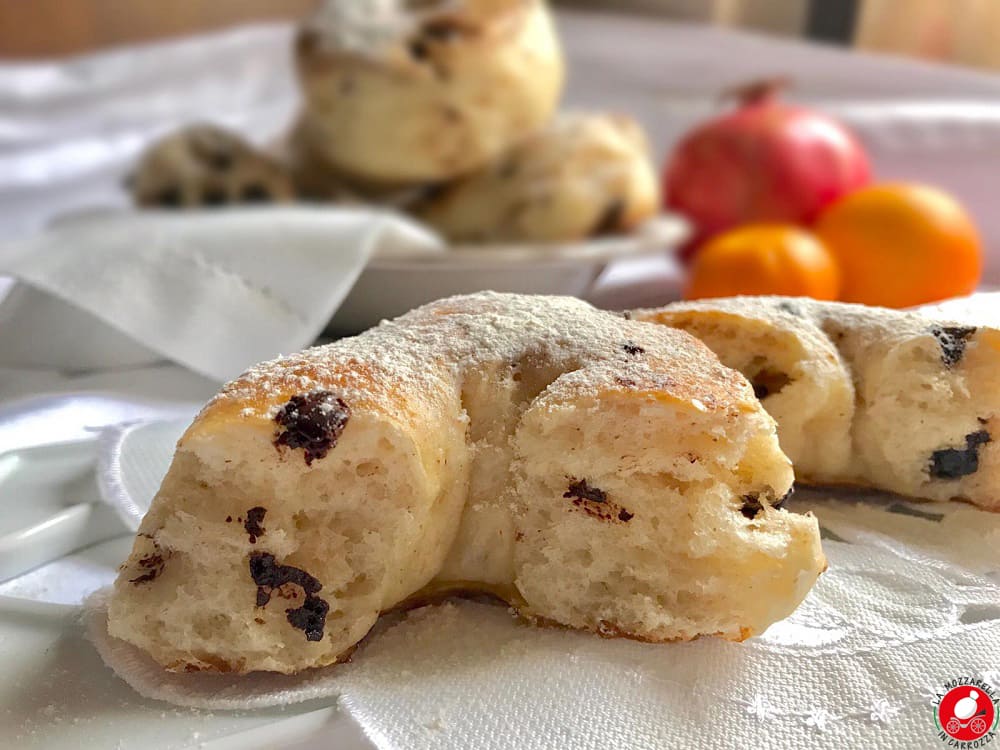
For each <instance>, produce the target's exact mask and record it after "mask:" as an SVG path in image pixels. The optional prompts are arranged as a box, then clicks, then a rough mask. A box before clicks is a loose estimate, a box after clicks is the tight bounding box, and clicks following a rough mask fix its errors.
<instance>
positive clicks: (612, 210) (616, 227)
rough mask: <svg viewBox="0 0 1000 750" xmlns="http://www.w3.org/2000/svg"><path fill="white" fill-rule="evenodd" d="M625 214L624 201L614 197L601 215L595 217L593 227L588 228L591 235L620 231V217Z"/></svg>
mask: <svg viewBox="0 0 1000 750" xmlns="http://www.w3.org/2000/svg"><path fill="white" fill-rule="evenodd" d="M624 215H625V202H624V201H622V200H621V199H617V198H616V199H615V200H613V201H611V203H609V204H608V205H607V206H606V207H605V209H604V211H602V212H601V215H600V216H598V217H597V221H596V222H595V223H594V226H593V228H592V229H591V230H590V233H589V235H590V236H591V237H601V236H603V235H606V234H615V233H616V232H620V231H621V229H622V227H621V223H622V217H623V216H624Z"/></svg>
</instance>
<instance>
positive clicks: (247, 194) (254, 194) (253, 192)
mask: <svg viewBox="0 0 1000 750" xmlns="http://www.w3.org/2000/svg"><path fill="white" fill-rule="evenodd" d="M240 200H241V201H243V202H244V203H270V202H271V201H273V200H274V196H273V195H271V191H270V190H269V189H268V187H267V185H264V184H262V183H260V182H251V183H250V184H249V185H244V186H243V187H242V189H241V190H240Z"/></svg>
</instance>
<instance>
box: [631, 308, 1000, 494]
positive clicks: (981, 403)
mask: <svg viewBox="0 0 1000 750" xmlns="http://www.w3.org/2000/svg"><path fill="white" fill-rule="evenodd" d="M630 315H631V316H632V317H634V318H635V319H637V320H644V321H650V322H656V323H663V324H666V325H669V326H675V327H677V328H681V329H683V330H685V331H688V332H689V333H691V334H693V335H695V336H697V337H698V338H699V339H701V340H702V341H704V342H705V343H706V344H707V345H708V347H709V348H710V349H712V351H714V352H715V353H716V354H717V355H718V356H719V358H720V359H721V360H722V362H723V363H724V364H726V365H728V366H729V367H733V368H735V369H737V370H739V371H740V372H742V373H743V374H744V375H745V376H746V377H747V378H748V379H749V380H750V381H751V382H752V383H754V386H755V390H756V392H757V394H758V396H760V398H761V400H762V403H763V405H764V407H765V408H766V409H767V410H768V411H769V412H770V414H771V416H773V417H774V418H775V419H776V420H777V422H778V431H779V433H780V438H781V447H782V449H783V450H784V451H785V453H787V454H788V456H789V457H790V458H791V459H792V462H793V464H794V465H795V474H796V478H797V479H799V480H802V481H807V482H818V483H824V484H849V485H861V486H866V487H875V488H879V489H884V490H889V491H892V492H898V493H901V494H904V495H910V496H912V497H918V498H926V499H930V500H950V499H955V498H959V499H963V500H968V501H970V502H972V503H975V504H977V505H979V506H981V507H983V508H986V509H988V510H994V511H997V510H1000V441H998V440H996V436H997V435H1000V367H998V363H1000V354H998V353H1000V331H998V330H997V329H995V328H990V327H988V326H978V327H977V326H966V325H959V324H956V323H951V322H946V321H934V320H929V319H928V318H926V317H924V316H922V315H919V314H917V313H912V312H900V311H898V310H888V309H884V308H877V307H865V306H862V305H850V304H844V303H837V302H816V301H814V300H809V299H798V298H782V297H734V298H730V299H720V300H710V301H705V302H694V303H677V304H673V305H668V306H666V307H664V308H660V309H656V310H638V311H635V312H633V313H631V314H630Z"/></svg>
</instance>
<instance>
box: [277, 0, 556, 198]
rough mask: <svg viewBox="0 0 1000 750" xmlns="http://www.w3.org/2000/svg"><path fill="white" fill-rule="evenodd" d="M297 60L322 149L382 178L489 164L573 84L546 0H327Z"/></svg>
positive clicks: (311, 126) (364, 175)
mask: <svg viewBox="0 0 1000 750" xmlns="http://www.w3.org/2000/svg"><path fill="white" fill-rule="evenodd" d="M296 61H297V67H298V72H299V78H300V80H301V83H302V88H303V93H304V96H305V102H306V104H305V111H304V114H303V128H302V133H303V137H305V138H308V139H309V140H310V143H311V150H312V151H313V152H314V153H315V154H316V155H317V156H318V157H319V158H320V159H322V160H323V161H324V162H325V163H326V164H327V165H328V166H329V167H331V168H332V169H334V170H335V171H336V172H339V173H341V174H344V175H346V176H348V177H349V178H351V179H352V180H355V181H367V182H374V183H389V184H400V183H413V182H417V183H424V182H435V181H443V180H448V179H451V178H453V177H455V176H457V175H460V174H463V173H465V172H469V171H472V170H474V169H478V168H479V167H481V166H483V165H485V164H486V163H488V162H490V161H492V160H493V159H494V158H496V157H497V156H498V155H499V154H500V153H501V152H502V151H504V150H506V149H507V148H509V147H510V146H511V145H512V144H513V143H515V142H516V141H518V140H520V139H521V138H523V137H524V136H526V135H527V134H528V133H530V132H532V131H533V130H535V129H536V128H538V127H539V126H540V125H542V124H543V123H544V122H546V121H547V120H548V119H549V117H550V116H551V115H552V113H553V112H554V111H555V107H556V103H557V101H558V99H559V95H560V92H561V90H562V83H563V62H562V54H561V51H560V48H559V42H558V39H557V38H556V34H555V31H554V29H553V26H552V19H551V17H550V15H549V10H548V7H547V5H546V4H545V2H544V0H460V2H454V1H453V0H426V1H425V2H419V3H414V2H409V1H408V0H387V1H383V2H379V3H373V2H371V0H369V2H359V1H358V0H326V1H325V2H324V3H323V4H322V5H321V6H320V8H319V9H318V10H317V12H316V14H315V15H314V16H313V17H312V18H311V19H310V20H309V21H307V22H306V24H305V25H304V27H303V29H302V31H301V32H300V34H299V38H298V42H297V46H296Z"/></svg>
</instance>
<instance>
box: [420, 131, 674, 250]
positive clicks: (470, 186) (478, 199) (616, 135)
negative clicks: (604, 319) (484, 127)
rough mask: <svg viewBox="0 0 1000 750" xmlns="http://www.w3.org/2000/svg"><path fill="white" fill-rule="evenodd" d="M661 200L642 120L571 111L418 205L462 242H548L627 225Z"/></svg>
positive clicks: (446, 233)
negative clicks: (639, 122)
mask: <svg viewBox="0 0 1000 750" xmlns="http://www.w3.org/2000/svg"><path fill="white" fill-rule="evenodd" d="M659 203H660V200H659V192H658V185H657V180H656V174H655V172H654V170H653V164H652V161H651V160H650V156H649V149H648V145H647V143H646V137H645V134H644V133H643V132H642V128H641V127H640V126H639V124H638V123H636V122H635V121H634V120H632V119H630V118H627V117H622V116H616V115H607V114H572V115H563V116H561V117H559V118H557V119H556V120H555V121H554V122H553V123H552V124H551V125H549V126H548V127H547V128H546V129H545V130H543V131H540V132H539V133H536V134H535V135H533V136H531V137H529V138H528V139H527V140H525V141H523V142H522V143H520V144H518V145H516V146H514V147H513V148H512V149H510V151H508V152H507V153H506V154H504V155H503V156H502V157H501V158H500V159H499V160H498V161H496V162H495V163H493V164H491V165H489V166H487V167H486V168H484V169H482V170H480V171H479V172H477V173H475V174H473V175H470V176H468V177H465V178H463V179H460V180H458V181H457V182H456V183H454V184H452V185H449V186H447V187H444V188H442V189H441V190H440V191H438V192H437V194H434V195H433V196H432V197H431V198H430V199H429V200H427V201H425V202H423V203H422V204H418V206H417V208H416V210H415V213H416V215H417V216H418V217H419V218H420V219H422V220H423V221H424V222H426V223H427V224H429V225H431V226H432V227H434V228H435V229H437V230H438V231H439V232H440V233H441V234H443V235H444V236H445V237H447V238H448V239H450V240H452V241H455V242H481V241H512V242H517V241H529V242H530V241H537V242H547V241H559V240H579V239H583V238H585V237H593V236H596V235H603V234H614V233H622V232H627V231H629V230H630V229H632V228H633V227H635V226H636V225H637V224H639V223H641V222H642V221H643V220H645V219H647V218H649V217H650V216H653V215H654V214H655V213H656V211H657V208H658V206H659Z"/></svg>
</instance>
